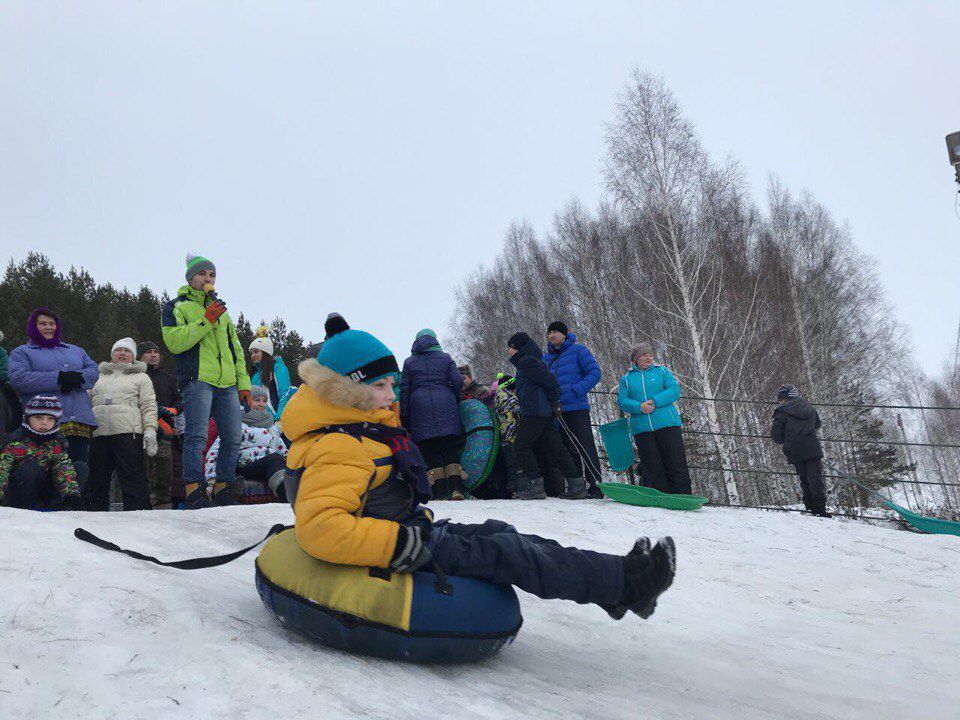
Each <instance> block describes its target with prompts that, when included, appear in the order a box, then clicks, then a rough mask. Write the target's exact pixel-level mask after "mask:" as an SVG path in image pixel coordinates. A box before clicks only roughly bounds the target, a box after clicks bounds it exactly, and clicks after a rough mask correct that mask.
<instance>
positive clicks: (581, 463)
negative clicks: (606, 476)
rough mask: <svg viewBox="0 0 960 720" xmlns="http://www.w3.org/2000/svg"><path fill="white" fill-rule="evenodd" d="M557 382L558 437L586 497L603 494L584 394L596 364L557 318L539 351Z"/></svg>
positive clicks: (596, 377)
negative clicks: (577, 470)
mask: <svg viewBox="0 0 960 720" xmlns="http://www.w3.org/2000/svg"><path fill="white" fill-rule="evenodd" d="M543 361H544V362H545V363H546V364H547V367H548V368H550V372H552V373H553V374H554V375H555V376H556V378H557V382H558V383H559V384H560V411H561V412H560V421H561V422H562V423H563V425H564V428H562V429H563V432H562V433H561V435H560V437H561V438H562V439H563V444H564V445H566V446H567V450H569V451H570V455H571V457H573V461H574V462H575V463H576V464H577V467H579V468H580V474H581V475H583V476H584V477H585V478H586V480H587V483H588V485H589V489H588V494H589V495H590V497H593V498H599V497H603V493H602V492H600V488H598V487H597V483H599V482H601V480H602V478H601V477H600V457H599V456H598V455H597V441H596V439H595V438H594V437H593V424H592V422H591V420H590V398H589V396H588V395H587V393H589V392H590V391H591V390H593V388H595V387H596V386H597V383H598V382H600V366H599V365H598V364H597V361H596V360H595V359H594V357H593V353H591V352H590V351H589V350H588V349H587V346H586V345H583V344H581V343H579V342H577V336H576V335H574V334H573V333H572V332H570V330H569V329H568V328H567V326H566V325H565V324H563V323H562V322H560V321H557V322H553V323H550V326H549V327H548V328H547V351H546V352H545V353H544V354H543Z"/></svg>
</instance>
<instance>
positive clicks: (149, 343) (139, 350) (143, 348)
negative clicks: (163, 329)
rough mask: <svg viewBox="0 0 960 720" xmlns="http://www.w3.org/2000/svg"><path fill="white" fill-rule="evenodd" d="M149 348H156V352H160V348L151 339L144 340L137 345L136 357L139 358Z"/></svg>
mask: <svg viewBox="0 0 960 720" xmlns="http://www.w3.org/2000/svg"><path fill="white" fill-rule="evenodd" d="M150 350H156V351H157V352H160V348H159V347H158V346H157V344H156V343H155V342H153V341H152V340H144V341H143V342H142V343H140V344H139V345H137V359H138V360H139V359H140V358H142V357H143V354H144V353H145V352H149V351H150Z"/></svg>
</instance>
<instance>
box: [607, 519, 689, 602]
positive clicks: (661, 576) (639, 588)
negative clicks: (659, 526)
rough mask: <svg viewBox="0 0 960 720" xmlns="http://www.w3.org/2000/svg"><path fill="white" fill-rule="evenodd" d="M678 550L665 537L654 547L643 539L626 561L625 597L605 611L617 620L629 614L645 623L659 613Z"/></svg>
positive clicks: (675, 563) (634, 547)
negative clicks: (660, 600)
mask: <svg viewBox="0 0 960 720" xmlns="http://www.w3.org/2000/svg"><path fill="white" fill-rule="evenodd" d="M676 569H677V549H676V545H674V542H673V538H671V537H663V538H660V539H659V540H658V541H657V544H656V545H654V546H653V547H651V546H650V539H649V538H640V539H638V540H637V542H636V543H635V544H634V546H633V549H632V550H631V551H630V552H629V553H627V555H626V557H624V559H623V597H622V598H621V600H620V602H619V603H617V604H616V605H613V606H603V609H604V610H606V611H607V613H608V614H609V615H610V617H612V618H613V619H615V620H619V619H621V618H622V617H623V616H624V615H626V614H627V610H629V611H630V612H632V613H635V614H637V615H639V616H640V617H642V618H643V619H644V620H646V619H647V618H648V617H650V616H651V615H653V612H654V610H656V609H657V598H658V597H660V595H661V594H663V593H664V592H665V591H666V590H667V588H669V587H670V585H671V584H672V583H673V576H674V573H675V572H676Z"/></svg>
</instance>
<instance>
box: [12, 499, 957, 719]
mask: <svg viewBox="0 0 960 720" xmlns="http://www.w3.org/2000/svg"><path fill="white" fill-rule="evenodd" d="M435 505H437V506H438V507H437V509H438V514H439V515H440V516H443V515H447V514H448V515H450V516H452V517H453V518H454V519H455V520H458V521H464V522H477V521H480V520H482V519H484V518H486V517H491V516H495V517H501V518H503V519H505V520H508V521H510V522H512V523H514V524H515V525H517V526H518V527H519V528H520V529H521V530H524V531H530V532H537V533H539V534H543V535H552V536H555V537H557V538H559V539H560V540H561V541H562V542H564V543H567V544H576V545H582V546H584V547H588V548H592V549H596V550H603V551H608V552H616V553H623V552H625V551H626V550H627V549H628V548H629V547H630V545H631V543H632V541H633V539H634V538H635V537H636V536H638V535H641V534H649V535H652V536H658V535H665V534H670V535H673V536H674V538H676V540H677V547H678V572H677V580H676V582H675V584H674V586H673V588H672V589H671V590H670V591H669V592H668V593H667V594H666V595H664V596H663V598H662V599H661V602H660V607H659V609H658V611H657V613H656V615H654V616H653V618H651V619H650V620H649V621H646V622H643V621H641V620H640V619H639V618H636V617H634V616H632V615H631V616H629V617H627V618H625V619H624V620H623V621H621V622H619V623H617V622H614V621H612V620H610V619H609V618H608V617H607V615H606V614H605V613H604V612H603V611H602V610H600V609H599V608H596V607H592V606H579V605H576V604H573V603H567V602H561V601H552V602H546V601H541V600H539V599H538V598H535V597H532V596H529V595H525V594H521V595H522V596H521V602H522V604H523V612H524V617H525V623H524V626H523V629H522V630H521V632H520V635H519V637H518V638H517V640H516V642H515V643H514V644H513V645H511V646H508V647H506V648H505V649H504V650H503V652H502V653H501V654H500V655H499V656H498V657H497V658H495V659H494V660H492V661H490V662H487V663H484V664H481V665H473V666H458V667H423V666H419V667H418V666H413V665H407V664H402V663H394V662H387V661H382V660H375V659H369V658H364V657H356V656H351V655H347V654H344V653H341V652H338V651H334V650H329V649H326V648H324V647H321V646H318V645H315V644H313V643H311V642H308V641H306V640H304V639H302V638H300V637H298V636H296V635H294V634H291V633H289V632H287V631H285V630H283V629H282V628H281V627H280V625H279V624H278V623H277V621H276V620H275V619H274V617H273V616H272V615H271V614H270V613H269V612H268V611H267V610H266V609H265V608H264V607H263V605H262V604H261V602H260V599H259V597H258V596H257V593H256V589H255V587H254V584H253V561H254V557H255V553H254V552H251V553H250V554H249V555H248V556H245V557H243V558H241V559H240V560H237V561H235V562H233V563H231V564H229V565H226V566H223V567H220V568H215V569H211V570H195V571H179V570H172V569H167V568H161V567H157V566H154V565H151V564H149V563H145V562H141V561H137V560H133V559H130V558H127V557H125V556H121V555H118V554H116V553H109V552H106V551H103V550H100V549H98V548H95V547H93V546H92V545H88V544H86V543H81V542H80V541H78V540H76V539H74V538H73V536H72V532H73V529H74V528H75V527H77V526H78V525H80V526H82V527H85V528H87V529H89V530H91V531H92V532H94V533H95V534H97V535H100V536H101V537H105V538H107V539H110V540H113V541H115V542H116V543H118V544H119V545H121V546H122V547H127V548H133V549H137V550H140V551H142V552H146V553H148V554H154V555H157V556H159V557H161V559H168V560H172V559H182V558H187V557H194V556H198V555H212V554H218V553H222V552H226V551H228V550H233V549H237V548H240V547H242V546H243V545H245V544H249V543H250V542H253V541H254V540H255V539H257V538H258V537H261V536H262V535H263V534H264V533H265V532H266V530H267V528H269V526H270V525H271V524H273V523H276V522H285V523H289V522H290V521H291V513H290V510H289V508H287V507H285V506H283V505H269V506H255V507H239V508H224V509H213V510H204V511H198V512H145V513H89V514H83V513H58V514H54V513H43V514H40V513H26V512H21V511H15V510H8V509H2V508H0V633H2V634H0V637H2V642H0V718H96V719H101V718H117V719H118V720H129V719H131V718H151V719H152V718H204V719H206V718H231V719H232V720H240V719H241V718H251V719H252V718H304V719H306V718H311V719H312V718H353V717H356V718H361V717H362V718H418V719H419V720H427V719H428V718H435V717H441V716H444V717H450V718H456V719H457V720H466V719H467V718H484V719H489V718H604V719H612V718H696V719H700V718H710V719H720V718H736V719H737V720H746V719H753V718H871V719H873V718H936V717H940V718H946V717H960V538H956V537H943V536H923V535H916V534H911V533H907V532H902V531H898V530H894V529H888V528H885V527H873V526H870V525H866V524H863V523H861V522H857V521H850V520H838V519H834V520H820V519H813V518H810V517H801V516H797V515H793V514H787V513H770V512H763V511H746V510H723V509H707V508H705V509H704V510H702V511H700V512H696V513H679V512H670V511H664V510H653V509H641V508H633V507H629V506H626V505H618V504H615V503H613V502H611V501H583V502H573V503H569V502H568V503H564V502H561V501H559V500H547V501H543V502H528V503H520V502H505V501H498V502H465V503H435Z"/></svg>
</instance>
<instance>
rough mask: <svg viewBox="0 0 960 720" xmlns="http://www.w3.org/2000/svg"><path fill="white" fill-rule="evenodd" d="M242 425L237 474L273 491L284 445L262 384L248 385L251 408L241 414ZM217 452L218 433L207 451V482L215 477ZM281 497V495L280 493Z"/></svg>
mask: <svg viewBox="0 0 960 720" xmlns="http://www.w3.org/2000/svg"><path fill="white" fill-rule="evenodd" d="M241 420H242V423H243V428H242V434H241V436H240V455H239V457H238V458H237V475H239V476H240V477H242V478H243V479H244V480H250V481H253V482H257V483H262V484H263V485H267V486H268V487H270V489H271V490H273V491H274V492H275V493H276V492H277V490H278V489H281V488H282V482H283V473H284V466H285V458H286V457H287V446H286V445H284V443H283V438H282V437H281V436H280V430H279V428H277V426H276V421H275V420H274V418H273V410H272V409H271V407H270V393H269V391H268V390H267V389H266V388H265V387H263V386H262V385H254V386H252V387H251V388H250V409H249V410H248V411H246V412H244V413H243V415H242V417H241ZM219 453H220V438H219V436H218V437H217V439H216V440H214V441H213V445H211V446H210V450H209V451H208V452H207V463H206V467H205V468H204V473H205V475H206V478H207V483H208V484H209V485H211V486H212V485H213V484H214V483H216V480H217V456H218V455H219ZM281 492H282V489H281ZM280 499H281V500H282V499H284V498H283V497H282V496H281V498H280Z"/></svg>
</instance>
